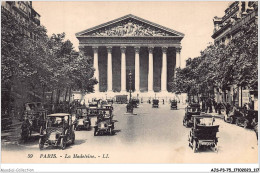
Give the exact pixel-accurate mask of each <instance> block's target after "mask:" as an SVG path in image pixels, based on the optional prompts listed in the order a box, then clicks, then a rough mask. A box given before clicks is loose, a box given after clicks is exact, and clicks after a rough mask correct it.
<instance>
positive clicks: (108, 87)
mask: <svg viewBox="0 0 260 173" xmlns="http://www.w3.org/2000/svg"><path fill="white" fill-rule="evenodd" d="M76 37H77V39H78V40H79V50H80V51H81V52H83V53H84V54H85V55H87V56H91V57H93V67H94V68H95V74H94V77H95V78H96V79H97V80H98V84H97V85H95V92H96V93H97V92H106V93H116V92H120V93H125V92H127V91H129V88H130V86H129V76H128V74H129V72H130V71H131V73H132V74H133V76H132V86H131V88H132V90H133V91H134V92H136V93H154V92H159V93H168V91H169V90H170V88H169V86H168V83H169V81H171V80H172V77H173V76H174V72H175V68H176V67H180V66H181V40H182V39H183V37H184V34H182V33H180V32H177V31H175V30H172V29H169V28H166V27H163V26H161V25H158V24H155V23H153V22H150V21H147V20H145V19H142V18H139V17H137V16H134V15H131V14H130V15H126V16H123V17H121V18H118V19H115V20H112V21H109V22H107V23H104V24H101V25H98V26H96V27H93V28H90V29H87V30H84V31H82V32H79V33H77V34H76Z"/></svg>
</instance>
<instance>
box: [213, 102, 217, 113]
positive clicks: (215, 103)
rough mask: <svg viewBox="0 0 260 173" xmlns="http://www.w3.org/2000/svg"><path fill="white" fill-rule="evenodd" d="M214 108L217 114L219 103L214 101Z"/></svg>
mask: <svg viewBox="0 0 260 173" xmlns="http://www.w3.org/2000/svg"><path fill="white" fill-rule="evenodd" d="M213 106H214V109H215V113H217V102H216V101H215V100H213Z"/></svg>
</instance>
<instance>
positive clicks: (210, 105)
mask: <svg viewBox="0 0 260 173" xmlns="http://www.w3.org/2000/svg"><path fill="white" fill-rule="evenodd" d="M208 109H209V113H212V102H211V99H210V98H209V99H208Z"/></svg>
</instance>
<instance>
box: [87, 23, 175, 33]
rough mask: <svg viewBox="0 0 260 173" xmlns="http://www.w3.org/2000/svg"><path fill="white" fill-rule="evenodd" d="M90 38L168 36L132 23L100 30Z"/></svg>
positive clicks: (152, 28) (159, 31) (154, 29)
mask: <svg viewBox="0 0 260 173" xmlns="http://www.w3.org/2000/svg"><path fill="white" fill-rule="evenodd" d="M91 36H170V35H169V34H168V33H166V32H164V31H162V30H159V29H156V28H154V27H151V26H148V25H145V24H139V23H135V22H132V21H128V22H127V23H120V24H118V25H116V26H114V27H107V28H104V29H100V30H98V31H96V32H94V33H92V34H91Z"/></svg>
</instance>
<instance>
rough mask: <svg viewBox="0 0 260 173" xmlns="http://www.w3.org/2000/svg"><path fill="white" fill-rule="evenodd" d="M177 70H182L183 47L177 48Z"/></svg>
mask: <svg viewBox="0 0 260 173" xmlns="http://www.w3.org/2000/svg"><path fill="white" fill-rule="evenodd" d="M176 68H181V47H178V48H176Z"/></svg>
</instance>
